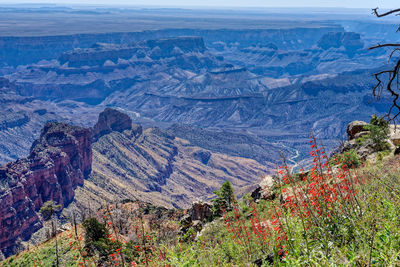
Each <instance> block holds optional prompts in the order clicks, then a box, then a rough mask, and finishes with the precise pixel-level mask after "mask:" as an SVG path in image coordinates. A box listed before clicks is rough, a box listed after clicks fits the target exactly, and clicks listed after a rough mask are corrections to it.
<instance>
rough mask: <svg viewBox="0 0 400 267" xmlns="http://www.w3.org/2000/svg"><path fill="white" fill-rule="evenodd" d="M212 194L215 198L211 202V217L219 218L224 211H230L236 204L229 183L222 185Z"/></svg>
mask: <svg viewBox="0 0 400 267" xmlns="http://www.w3.org/2000/svg"><path fill="white" fill-rule="evenodd" d="M214 194H216V195H217V198H216V199H213V200H212V202H213V207H212V213H213V216H216V217H219V216H221V215H222V213H223V212H224V211H231V210H232V208H233V204H234V203H235V202H236V198H235V194H234V192H233V187H232V184H231V183H230V182H229V181H226V182H225V183H223V184H222V186H221V188H220V189H219V190H216V191H214Z"/></svg>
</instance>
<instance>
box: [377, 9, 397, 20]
mask: <svg viewBox="0 0 400 267" xmlns="http://www.w3.org/2000/svg"><path fill="white" fill-rule="evenodd" d="M378 9H379V8H378V7H377V8H374V9H372V11H373V13H374V14H375V16H377V17H378V18H381V17H386V16H389V15H390V14H393V13H399V12H400V8H398V9H393V10H390V11H388V12H386V13H383V14H379V13H378Z"/></svg>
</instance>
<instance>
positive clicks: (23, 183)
mask: <svg viewBox="0 0 400 267" xmlns="http://www.w3.org/2000/svg"><path fill="white" fill-rule="evenodd" d="M91 166H92V150H91V132H90V130H89V129H86V128H81V127H75V126H70V125H68V124H63V123H54V122H52V123H47V124H46V125H45V127H44V128H43V129H42V132H41V135H40V138H39V139H38V140H36V141H35V142H34V144H33V145H32V148H31V151H30V154H29V156H28V157H27V158H25V159H20V160H17V161H15V162H11V163H8V164H5V165H3V166H1V167H0V250H1V251H2V253H3V254H4V256H5V257H8V256H10V255H12V254H13V253H15V251H14V250H15V248H16V246H17V245H18V244H17V243H18V242H17V241H18V240H27V239H29V238H30V236H31V234H32V233H34V232H35V231H36V230H38V229H39V228H41V227H42V222H41V220H40V218H39V216H38V215H37V213H36V212H37V211H38V210H39V209H40V207H41V206H42V204H43V203H44V202H46V201H49V200H53V201H54V202H56V203H58V204H60V205H61V206H62V207H65V206H67V205H68V204H69V203H70V202H71V201H72V200H73V199H74V189H76V188H77V186H82V185H83V182H84V178H85V177H87V176H88V175H89V174H90V172H91Z"/></svg>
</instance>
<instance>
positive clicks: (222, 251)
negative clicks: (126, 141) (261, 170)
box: [2, 138, 400, 266]
mask: <svg viewBox="0 0 400 267" xmlns="http://www.w3.org/2000/svg"><path fill="white" fill-rule="evenodd" d="M311 147H312V152H311V155H312V156H313V158H314V161H313V162H314V165H313V168H312V169H311V172H310V173H309V175H308V176H305V177H306V178H305V179H303V180H301V179H297V178H296V175H295V174H292V173H291V172H290V171H289V168H288V167H287V166H282V168H281V169H280V171H279V175H280V176H281V177H282V183H281V185H280V187H279V188H278V189H277V194H278V197H276V198H275V199H273V200H260V201H258V202H254V201H252V200H251V199H250V198H249V197H246V198H244V199H243V200H242V201H241V202H238V201H236V200H235V199H234V195H233V190H232V187H231V186H230V184H229V182H226V183H224V185H223V186H222V187H221V189H220V190H217V191H216V192H215V193H216V195H217V198H216V200H215V201H214V209H215V210H216V211H218V212H221V215H222V216H223V217H222V218H216V219H215V220H214V221H213V222H211V223H209V224H207V225H206V227H205V229H204V230H203V231H202V232H201V235H198V236H197V238H196V239H194V240H188V241H185V240H184V239H183V238H178V236H177V235H176V229H177V227H178V223H177V220H172V219H171V220H170V219H167V220H165V218H164V219H160V216H159V215H157V216H156V215H155V214H157V213H159V212H156V209H151V208H150V209H149V208H148V207H147V206H143V207H142V208H140V209H135V210H132V205H136V204H135V203H136V202H125V203H124V204H121V205H120V206H119V207H117V206H115V205H112V206H110V207H109V208H106V209H104V210H102V211H99V212H100V213H99V214H102V215H101V216H102V217H101V216H100V217H99V218H103V220H104V223H101V222H100V221H99V220H98V219H95V218H90V219H88V220H86V221H85V222H84V223H83V230H81V231H78V232H80V233H78V236H75V235H73V233H72V230H71V231H68V232H67V233H69V235H68V236H69V239H70V240H71V241H70V242H69V244H68V242H66V241H65V238H66V235H67V233H63V234H62V235H60V237H59V241H60V247H61V248H60V262H61V266H63V265H62V264H63V263H65V262H69V263H68V264H71V265H68V266H110V265H115V266H136V265H141V266H219V265H220V266H321V265H322V266H331V265H332V266H333V265H335V266H336V265H341V266H398V265H399V264H400V252H399V251H400V220H399V218H400V178H399V177H400V172H399V170H400V158H399V157H396V156H391V157H387V158H383V159H382V160H381V161H379V162H378V163H377V164H376V165H370V164H366V165H363V166H360V164H359V160H358V159H357V158H356V157H355V156H354V152H351V151H349V152H348V153H346V154H344V155H341V156H340V157H335V158H333V159H328V157H327V156H326V154H325V152H324V151H323V149H322V148H320V147H319V146H318V144H317V141H316V140H315V139H314V138H312V140H311ZM328 161H329V164H328ZM332 164H335V168H332ZM351 168H352V169H351ZM128 207H129V208H128ZM122 210H125V211H126V212H127V213H126V214H130V219H129V220H125V219H124V218H125V216H124V215H123V213H121V211H122ZM129 210H130V211H129ZM138 212H139V213H138ZM144 213H147V214H148V215H144ZM151 214H153V215H155V217H153V218H154V220H156V218H159V220H161V223H158V224H157V225H158V226H157V227H153V226H152V225H155V224H154V223H150V222H151V221H153V222H154V220H153V219H151V220H150V217H146V216H150V215H151ZM167 225H170V226H171V227H166V226H167ZM174 225H175V226H174ZM79 229H81V228H80V227H79ZM124 229H125V231H123V230H124ZM174 229H175V230H174ZM169 233H175V234H169ZM99 241H100V243H101V245H99V244H100V243H98V242H99ZM52 242H54V241H53V240H50V241H49V242H47V243H45V244H43V245H41V246H39V247H38V248H36V249H35V250H33V251H28V252H24V253H21V254H20V255H16V256H13V257H11V258H9V259H7V260H6V261H4V262H2V264H3V265H2V266H30V265H29V264H31V263H32V264H31V266H51V264H50V263H51V261H50V260H51V259H52V260H53V262H54V258H53V257H54V256H52V255H53V254H52V253H54V246H53V245H52ZM81 244H85V245H81ZM90 247H91V248H92V249H89V248H90ZM93 248H94V249H93ZM45 255H49V256H48V257H47V256H45ZM33 261H35V262H34V263H33ZM24 264H25V265H24ZM26 264H28V265H26ZM34 264H36V265H34ZM46 264H49V265H46ZM65 266H66V265H65Z"/></svg>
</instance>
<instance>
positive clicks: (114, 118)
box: [93, 108, 132, 140]
mask: <svg viewBox="0 0 400 267" xmlns="http://www.w3.org/2000/svg"><path fill="white" fill-rule="evenodd" d="M131 129H132V119H131V118H130V117H129V116H128V115H127V114H125V113H122V112H119V111H118V110H115V109H112V108H106V109H105V110H104V111H103V112H102V113H100V115H99V120H98V121H97V123H96V124H95V125H94V127H93V139H94V140H97V139H98V138H99V137H101V136H103V135H105V134H109V133H111V132H123V131H124V130H131Z"/></svg>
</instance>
